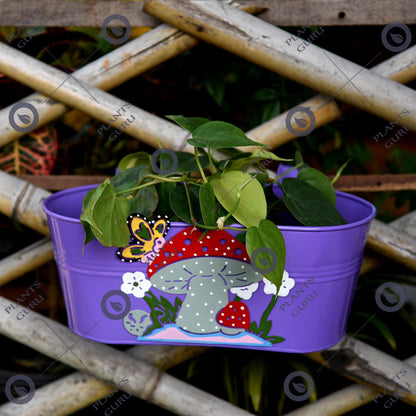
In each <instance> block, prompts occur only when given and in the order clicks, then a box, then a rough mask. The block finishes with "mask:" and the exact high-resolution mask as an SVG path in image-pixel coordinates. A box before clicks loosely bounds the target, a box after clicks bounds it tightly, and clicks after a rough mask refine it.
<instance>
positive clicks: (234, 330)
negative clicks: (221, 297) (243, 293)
mask: <svg viewBox="0 0 416 416" xmlns="http://www.w3.org/2000/svg"><path fill="white" fill-rule="evenodd" d="M217 320H218V323H220V324H221V325H222V326H224V327H225V328H224V329H223V330H222V332H224V333H226V334H230V335H236V334H239V333H240V332H243V331H245V330H246V329H248V328H249V326H250V312H249V310H248V308H247V305H246V304H245V303H243V302H236V301H232V302H230V303H229V304H228V305H227V306H226V307H225V308H223V309H221V310H220V311H219V313H218V317H217Z"/></svg>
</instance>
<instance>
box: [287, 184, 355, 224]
mask: <svg viewBox="0 0 416 416" xmlns="http://www.w3.org/2000/svg"><path fill="white" fill-rule="evenodd" d="M282 189H283V191H284V194H283V202H284V203H285V205H286V207H287V208H288V210H289V211H290V213H291V214H292V215H293V216H294V217H295V218H296V219H297V220H298V221H299V222H300V223H301V224H303V225H306V226H312V227H318V226H331V225H342V224H346V223H347V222H346V221H345V219H344V218H343V217H342V216H341V214H340V213H339V212H338V211H337V210H336V209H335V207H334V206H333V205H332V204H331V203H330V202H329V201H328V199H327V198H326V197H325V196H324V194H323V193H322V192H320V191H319V190H318V189H316V188H315V187H313V186H312V185H310V184H309V183H307V182H305V181H304V180H302V179H298V178H285V179H283V181H282Z"/></svg>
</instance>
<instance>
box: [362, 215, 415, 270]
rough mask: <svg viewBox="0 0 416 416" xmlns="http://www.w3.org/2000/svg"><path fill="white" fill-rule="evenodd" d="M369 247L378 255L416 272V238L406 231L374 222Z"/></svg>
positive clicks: (369, 235)
mask: <svg viewBox="0 0 416 416" xmlns="http://www.w3.org/2000/svg"><path fill="white" fill-rule="evenodd" d="M367 245H368V247H370V248H371V249H373V250H374V251H376V252H377V253H379V254H381V255H383V256H385V257H388V258H390V259H392V260H394V261H397V262H398V263H401V264H404V265H405V266H406V267H409V268H410V269H412V270H416V238H415V237H414V236H411V235H409V234H408V233H407V232H406V231H404V230H398V229H395V228H393V227H391V226H389V225H387V224H384V223H383V222H381V221H378V220H373V221H372V222H371V225H370V231H369V233H368V238H367Z"/></svg>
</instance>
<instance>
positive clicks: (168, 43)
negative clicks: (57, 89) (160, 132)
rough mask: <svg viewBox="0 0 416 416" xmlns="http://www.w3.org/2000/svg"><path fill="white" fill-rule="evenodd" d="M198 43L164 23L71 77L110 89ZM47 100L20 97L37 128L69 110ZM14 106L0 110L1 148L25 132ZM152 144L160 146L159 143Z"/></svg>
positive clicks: (249, 10)
mask: <svg viewBox="0 0 416 416" xmlns="http://www.w3.org/2000/svg"><path fill="white" fill-rule="evenodd" d="M231 3H232V2H231ZM236 7H237V6H236ZM239 7H241V9H242V10H244V11H246V12H247V13H256V12H258V11H260V10H262V8H257V7H254V6H252V5H247V6H239ZM198 43H199V40H198V39H196V38H194V37H192V36H189V35H188V34H186V33H184V32H182V31H180V30H178V29H176V28H173V27H171V26H169V25H167V24H161V25H159V26H158V27H156V28H155V29H153V30H151V31H150V32H147V33H145V34H143V35H141V36H140V37H138V38H136V39H134V40H132V41H130V42H128V43H126V44H124V45H122V46H120V47H118V48H117V49H115V50H113V51H112V52H110V53H108V54H106V55H105V56H103V57H101V58H98V59H97V60H95V61H93V62H91V63H89V64H87V65H85V66H83V67H82V68H80V69H78V70H77V71H75V72H74V73H73V74H72V76H73V77H76V79H77V80H79V81H82V82H85V83H87V84H90V85H92V86H94V87H97V88H100V89H102V90H104V91H107V90H110V89H112V88H114V87H116V86H118V85H121V84H123V83H124V82H126V81H128V80H129V79H131V78H134V77H135V76H137V75H139V74H141V73H143V72H145V71H147V70H149V69H151V68H154V67H155V66H157V65H159V64H161V63H162V62H165V61H167V60H169V59H171V58H173V57H175V56H177V55H180V54H181V53H182V52H184V51H186V50H189V49H191V48H193V47H194V46H195V45H197V44H198ZM35 89H36V88H35ZM44 99H45V96H44V95H42V94H39V93H34V94H31V95H29V96H27V97H26V98H24V99H23V100H21V101H23V102H25V103H28V104H31V105H33V106H34V107H35V108H36V110H37V112H38V114H39V121H38V123H37V127H40V126H42V125H44V124H47V123H49V122H51V121H53V120H54V119H56V118H58V117H59V116H61V115H62V114H64V113H65V112H66V111H68V110H69V108H68V107H66V106H65V105H64V104H62V103H60V102H57V101H55V100H47V101H44ZM13 105H14V104H13ZM13 105H10V106H8V107H6V108H4V109H2V110H0V126H4V127H3V130H2V134H1V135H0V147H1V146H4V145H6V144H7V143H9V142H11V141H13V140H15V139H18V138H19V137H21V136H23V135H24V134H25V133H22V132H19V131H17V130H15V129H13V128H12V127H11V126H10V123H9V113H10V111H11V109H12V107H13ZM115 111H116V109H115ZM152 144H153V145H155V146H157V142H155V143H152Z"/></svg>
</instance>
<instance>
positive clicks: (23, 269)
mask: <svg viewBox="0 0 416 416" xmlns="http://www.w3.org/2000/svg"><path fill="white" fill-rule="evenodd" d="M53 258H54V257H53V246H52V241H51V240H50V239H49V238H44V239H42V240H39V241H37V242H36V243H34V244H31V245H30V246H28V247H25V248H24V249H22V250H20V251H18V252H17V253H14V254H12V255H10V256H8V257H6V258H4V259H2V260H0V286H2V285H5V284H6V283H8V282H10V281H11V280H13V279H15V278H17V277H20V276H22V275H23V274H25V273H28V272H30V271H32V270H33V269H36V268H38V267H40V266H42V265H43V264H45V263H48V262H50V261H52V260H53Z"/></svg>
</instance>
